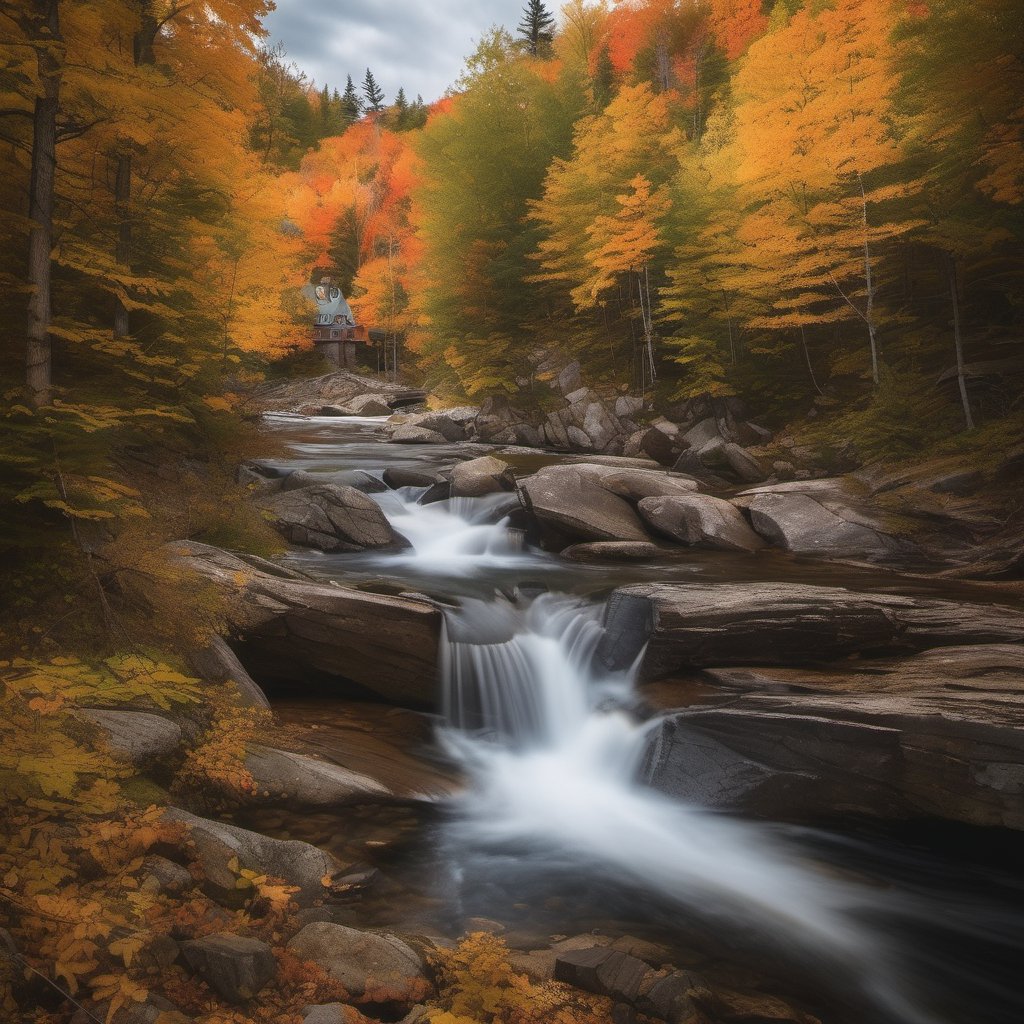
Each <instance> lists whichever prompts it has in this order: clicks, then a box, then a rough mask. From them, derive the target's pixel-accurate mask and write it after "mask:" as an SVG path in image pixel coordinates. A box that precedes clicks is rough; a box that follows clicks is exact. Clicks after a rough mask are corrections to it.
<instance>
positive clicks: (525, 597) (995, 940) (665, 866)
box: [275, 418, 1024, 1024]
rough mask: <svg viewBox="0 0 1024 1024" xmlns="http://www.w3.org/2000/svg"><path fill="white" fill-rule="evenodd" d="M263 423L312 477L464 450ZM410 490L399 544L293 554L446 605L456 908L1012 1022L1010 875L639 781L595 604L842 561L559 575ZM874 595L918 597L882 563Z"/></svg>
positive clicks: (398, 501) (391, 499)
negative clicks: (719, 957)
mask: <svg viewBox="0 0 1024 1024" xmlns="http://www.w3.org/2000/svg"><path fill="white" fill-rule="evenodd" d="M275 427H276V429H277V430H278V431H279V432H280V433H282V434H283V435H284V436H285V437H286V438H288V439H289V440H290V443H291V447H292V451H293V452H294V456H295V457H294V459H290V460H288V461H287V462H286V463H284V465H286V466H290V467H291V468H297V467H298V466H299V465H301V466H302V468H306V469H312V470H314V471H319V472H323V473H325V474H338V473H345V472H350V471H351V470H353V469H363V470H366V471H369V472H371V473H374V474H375V475H379V474H380V472H381V470H382V469H383V467H384V466H385V465H388V464H390V465H395V464H398V465H405V466H408V467H411V468H412V467H414V468H419V469H437V468H441V467H443V466H445V465H449V464H451V463H452V462H453V461H454V460H455V459H457V458H459V457H465V455H464V447H465V446H462V448H463V451H462V452H461V453H460V451H459V448H458V447H453V448H451V449H440V450H439V449H437V448H434V449H423V448H418V449H407V448H398V446H391V445H384V444H382V443H381V441H380V438H379V436H378V435H377V433H376V431H377V428H378V422H377V421H370V420H363V421H344V422H339V421H336V420H331V421H315V420H314V421H311V420H289V419H285V418H279V419H277V420H276V422H275ZM325 478H327V477H325ZM422 494H423V489H417V488H404V489H402V490H398V491H390V490H389V491H382V492H380V493H378V494H374V495H371V496H372V497H374V498H375V500H377V501H378V503H379V504H380V506H381V508H382V509H383V510H384V512H385V514H386V515H387V516H388V518H389V520H390V521H391V523H392V524H393V526H394V527H395V529H396V530H397V531H398V532H400V533H401V534H402V535H403V536H405V537H406V538H407V539H408V540H409V542H410V544H411V548H409V549H408V550H406V551H403V552H399V553H388V554H372V553H362V554H358V555H335V556H327V555H317V554H312V553H308V552H307V553H302V554H295V555H294V556H291V557H292V560H293V561H294V562H296V563H298V564H299V565H300V566H301V567H302V568H304V569H305V570H306V571H310V572H312V573H314V574H316V575H319V576H322V577H325V578H330V579H335V580H338V581H343V582H347V583H350V584H351V583H355V584H356V585H361V586H375V585H377V586H388V587H390V588H395V587H398V588H402V589H406V590H408V589H410V588H415V589H419V590H424V591H426V592H427V593H429V594H431V595H432V596H434V597H436V598H438V599H440V600H442V601H443V602H444V603H445V605H446V607H447V608H448V610H447V612H446V622H445V632H446V636H445V638H444V641H443V644H442V664H441V666H440V668H441V672H440V675H441V679H442V693H441V695H440V697H441V701H440V706H441V714H440V719H439V721H438V723H437V728H436V731H435V737H436V738H435V754H436V755H439V756H441V757H443V758H444V759H446V760H447V762H448V763H449V764H450V765H453V766H455V767H456V768H457V769H458V770H459V771H460V773H461V774H462V775H463V776H464V778H465V779H466V782H467V784H466V787H465V789H464V790H463V791H462V792H461V794H459V795H458V796H455V797H453V798H452V799H451V800H450V801H448V803H447V804H446V806H445V809H444V815H443V818H442V821H441V823H440V825H439V826H438V827H437V830H436V832H435V833H434V836H433V852H432V854H431V862H430V863H431V868H430V873H431V874H432V876H433V877H434V880H435V883H436V884H435V886H434V889H435V897H436V899H437V900H438V901H439V902H440V903H441V904H443V905H444V908H445V912H446V913H448V914H450V915H451V916H453V917H454V918H455V919H458V918H459V917H460V915H461V917H465V916H467V915H472V914H490V915H492V916H496V917H499V918H501V917H504V918H505V919H506V920H513V919H515V920H516V921H518V922H519V924H520V925H522V923H523V921H524V920H527V921H528V919H529V917H530V915H531V914H532V915H533V916H535V917H536V918H537V919H538V922H539V919H540V918H542V917H543V916H544V914H545V912H546V911H545V909H544V908H545V907H548V908H552V911H553V915H552V916H553V920H558V914H559V913H562V914H563V916H564V918H565V919H568V920H569V921H572V922H575V923H577V924H580V923H583V922H588V921H590V920H592V919H594V917H595V914H596V916H597V918H598V919H600V913H599V912H598V911H599V910H600V909H601V907H603V909H605V910H607V912H608V915H609V916H610V917H613V918H614V917H615V916H616V915H618V916H619V917H620V918H623V919H626V918H628V919H630V920H631V923H633V924H635V923H636V919H637V917H638V916H639V918H642V919H645V924H646V925H647V926H649V927H654V928H655V930H656V931H658V930H660V932H659V934H660V935H661V936H662V937H663V936H664V934H665V933H666V931H671V930H672V929H673V928H675V930H676V931H677V932H678V933H680V934H682V933H684V932H685V933H687V934H688V935H689V937H690V939H691V940H692V937H693V935H695V934H696V935H697V936H703V937H704V938H706V939H708V941H709V942H711V943H712V944H715V943H718V944H719V945H724V946H725V947H727V948H728V949H729V951H730V952H731V954H733V955H735V956H736V957H738V958H740V959H741V960H743V959H744V958H745V959H746V961H747V962H750V961H751V958H752V959H753V962H761V963H762V964H764V963H770V964H773V965H775V966H773V970H777V972H778V974H779V977H781V978H786V979H789V980H787V981H785V982H784V986H783V987H786V986H789V987H790V988H794V989H796V990H800V989H803V990H804V991H805V992H806V993H809V997H810V998H811V999H812V1002H813V1003H814V1006H815V1010H816V1012H818V1013H819V1014H820V1015H822V1017H823V1019H824V1020H825V1021H829V1022H831V1021H840V1020H843V1021H845V1020H849V1021H869V1020H870V1021H891V1022H905V1024H924V1022H933V1021H934V1022H936V1024H938V1022H946V1024H953V1022H956V1024H975V1022H977V1024H982V1022H987V1021H993V1022H995V1021H997V1020H998V1021H1001V1020H1006V1021H1010V1020H1024V1013H1022V1009H1021V1005H1020V1003H1019V1002H1018V1000H1017V997H1016V996H1015V994H1014V991H1013V990H1014V988H1015V986H1014V984H1013V982H1012V981H1007V979H1006V977H1005V972H1004V970H1003V964H1002V963H1001V958H1008V959H1009V960H1010V961H1011V962H1012V961H1013V960H1014V959H1016V958H1017V956H1018V950H1019V949H1020V948H1021V943H1020V933H1021V925H1020V921H1021V914H1020V904H1021V898H1020V893H1019V891H1018V887H1017V884H1016V882H1015V881H1014V880H1013V879H1012V878H1009V877H1008V878H1006V879H1005V880H1004V882H1003V887H1002V888H1001V889H999V888H998V887H997V886H996V885H995V883H993V881H992V878H993V876H994V875H995V874H996V872H994V871H992V870H990V867H989V866H987V865H983V866H982V867H981V868H979V869H976V870H975V875H976V876H977V877H978V878H981V879H984V884H977V885H975V884H971V883H969V882H968V883H966V884H965V882H964V880H963V878H959V879H958V878H957V873H958V872H961V873H963V872H968V873H969V872H970V871H971V864H970V860H969V858H968V859H965V860H964V861H960V862H957V861H955V860H954V861H950V860H949V859H943V858H942V857H940V856H936V855H935V854H934V852H931V851H928V850H926V849H915V847H914V846H913V845H907V844H905V843H904V844H897V843H894V842H893V841H892V840H891V839H882V840H878V841H876V842H869V841H866V840H864V839H863V838H854V837H851V836H841V835H829V834H825V833H820V832H813V831H809V830H799V829H795V828H792V827H784V826H780V825H771V824H768V823H757V822H753V821H745V820H741V819H739V818H735V817H730V816H726V815H723V814H720V813H712V812H710V811H707V810H704V809H702V808H700V807H695V806H687V805H685V804H682V803H680V802H679V801H676V800H672V799H669V798H667V797H665V796H662V795H660V794H659V793H657V792H656V791H655V790H653V789H651V788H650V787H648V786H646V785H644V782H643V763H644V752H645V749H646V745H647V736H648V732H649V730H650V729H651V728H652V724H651V720H650V719H649V718H647V717H646V716H645V715H644V714H642V713H641V709H640V702H639V701H638V699H637V696H636V692H635V689H634V685H633V673H632V671H624V672H620V673H610V672H608V671H607V670H605V669H603V668H601V667H600V665H599V663H598V662H597V660H596V658H595V652H596V647H597V644H598V642H599V640H600V639H601V633H602V627H601V618H602V607H603V606H602V594H603V593H604V592H607V591H608V590H610V589H611V588H612V587H614V586H616V585H620V584H621V583H623V582H628V581H630V580H639V579H687V578H694V577H695V576H696V577H700V578H711V579H723V580H724V579H728V580H731V581H734V580H736V579H737V578H739V579H744V578H779V576H780V575H782V574H783V573H785V574H786V576H787V578H790V579H792V578H794V575H797V578H801V579H805V580H808V581H824V580H826V579H827V580H828V581H830V582H833V583H835V582H837V572H836V570H835V568H834V567H822V566H814V565H807V566H803V567H800V566H796V565H794V563H793V562H791V561H790V562H786V563H785V564H783V563H782V562H781V561H779V560H776V559H773V557H772V556H766V557H764V558H758V559H750V558H747V559H739V558H734V557H729V556H725V555H718V554H708V555H699V554H696V553H689V552H688V553H685V554H681V553H679V552H674V553H672V554H667V555H666V560H665V561H664V563H661V564H659V565H658V566H657V567H651V566H629V567H624V566H621V565H618V566H594V565H571V564H569V563H566V562H564V561H562V560H561V559H559V558H557V557H556V556H552V555H549V554H547V553H545V552H543V551H540V550H538V549H534V548H531V547H530V546H529V545H528V544H527V543H526V542H525V539H524V535H523V533H522V532H521V531H520V530H518V529H516V528H515V526H514V525H513V524H512V521H511V520H510V518H509V517H510V515H512V514H513V512H514V505H515V503H514V501H510V499H509V498H508V497H507V496H502V495H497V496H490V497H487V498H476V499H468V498H462V499H454V500H450V501H442V502H436V503H432V504H427V505H423V504H420V503H419V499H420V497H422ZM846 574H847V576H849V577H850V581H851V582H856V583H860V584H861V585H863V584H864V583H865V579H866V577H865V576H864V574H863V573H860V572H859V571H855V570H847V571H846ZM846 581H847V580H846V579H845V578H844V579H841V580H838V582H846ZM871 583H872V584H873V588H874V589H887V590H893V589H903V590H907V589H909V588H910V585H909V584H908V581H907V580H906V579H904V578H901V577H894V576H888V575H886V574H883V573H874V574H871ZM917 586H924V584H919V585H917ZM286 717H287V716H286ZM919 845H920V844H919ZM915 876H916V877H915ZM983 890H984V891H983ZM567 898H568V900H569V901H570V903H576V904H577V905H576V906H570V907H568V908H567V907H566V903H565V901H566V899H567ZM943 900H944V901H945V902H944V903H943V902H942V901H943ZM579 901H583V902H585V903H587V906H585V907H584V908H583V909H581V908H580V906H579ZM594 901H597V903H598V904H599V905H601V906H598V907H595V906H593V905H591V904H593V902H594ZM638 908H643V910H642V911H641V912H639V913H638ZM442 916H443V915H442ZM538 926H539V924H538ZM568 927H569V926H568V925H566V926H565V930H568ZM556 930H562V929H556ZM688 941H689V940H688ZM954 950H955V955H952V954H953V951H954ZM982 950H984V956H985V958H986V959H987V961H989V962H988V963H987V965H986V966H985V967H980V966H979V965H978V963H977V960H978V954H979V953H980V952H981V951H982Z"/></svg>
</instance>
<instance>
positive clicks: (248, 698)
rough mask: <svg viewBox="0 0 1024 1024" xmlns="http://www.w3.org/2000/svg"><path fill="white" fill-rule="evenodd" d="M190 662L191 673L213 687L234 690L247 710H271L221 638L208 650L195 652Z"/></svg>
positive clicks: (261, 691) (214, 641)
mask: <svg viewBox="0 0 1024 1024" xmlns="http://www.w3.org/2000/svg"><path fill="white" fill-rule="evenodd" d="M188 660H189V665H190V666H191V668H192V671H193V672H195V673H196V674H197V675H198V676H199V677H200V678H202V679H205V680H207V681H208V682H211V683H219V684H221V685H225V684H227V685H230V686H234V687H235V689H236V690H237V691H238V696H239V699H240V702H241V703H242V704H244V705H245V706H246V707H253V708H269V707H270V701H268V700H267V695H266V694H265V693H264V692H263V690H262V689H261V688H260V686H259V684H258V683H257V682H256V681H255V680H254V679H253V678H252V676H250V675H249V673H248V672H246V670H245V667H244V666H243V665H242V663H241V662H240V661H239V660H238V656H237V655H236V654H235V652H234V651H233V650H231V648H230V647H228V645H227V643H226V642H225V641H224V639H223V638H222V637H219V636H218V637H214V639H213V640H212V641H211V642H210V644H209V645H208V646H206V647H203V648H200V649H199V650H197V651H193V652H192V653H191V654H189V659H188Z"/></svg>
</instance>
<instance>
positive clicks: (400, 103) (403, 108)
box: [395, 86, 409, 131]
mask: <svg viewBox="0 0 1024 1024" xmlns="http://www.w3.org/2000/svg"><path fill="white" fill-rule="evenodd" d="M408 119H409V101H408V100H407V99H406V98H405V87H404V86H400V87H399V89H398V95H397V96H396V97H395V128H396V129H397V130H398V131H401V130H402V129H403V128H406V127H407V122H408Z"/></svg>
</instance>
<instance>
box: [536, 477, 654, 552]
mask: <svg viewBox="0 0 1024 1024" xmlns="http://www.w3.org/2000/svg"><path fill="white" fill-rule="evenodd" d="M610 471H611V472H614V469H612V470H610ZM519 494H520V498H521V500H522V502H523V505H524V506H525V507H526V508H527V509H528V510H529V511H531V512H532V513H533V514H534V515H535V516H536V517H537V519H538V520H539V521H540V523H541V524H542V526H546V527H548V528H549V529H551V530H553V531H554V532H555V533H556V534H560V535H561V536H563V537H566V538H569V539H570V540H573V539H582V540H633V541H648V540H650V538H649V537H648V535H647V532H646V531H645V530H644V528H643V526H642V524H641V522H640V520H639V519H638V518H637V515H636V513H635V512H634V511H633V508H632V506H631V505H630V504H629V502H627V501H626V500H624V499H623V498H620V497H619V496H618V495H615V494H612V493H611V492H609V491H606V490H605V489H604V487H602V486H601V483H600V479H599V478H596V477H595V476H594V475H593V473H592V472H588V467H585V466H573V465H562V466H547V467H546V468H544V469H542V470H540V472H538V473H535V474H534V475H533V476H531V477H527V478H526V479H525V480H521V481H520V483H519Z"/></svg>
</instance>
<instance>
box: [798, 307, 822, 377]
mask: <svg viewBox="0 0 1024 1024" xmlns="http://www.w3.org/2000/svg"><path fill="white" fill-rule="evenodd" d="M800 344H801V346H802V347H803V350H804V360H805V361H806V362H807V372H808V373H809V374H810V375H811V383H812V384H813V385H814V390H815V391H817V392H818V394H819V395H823V394H824V393H825V392H824V391H822V390H821V388H819V387H818V379H817V377H815V376H814V367H813V366H812V365H811V353H810V351H809V350H808V348H807V332H806V331H805V330H804V325H803V324H801V325H800Z"/></svg>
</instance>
